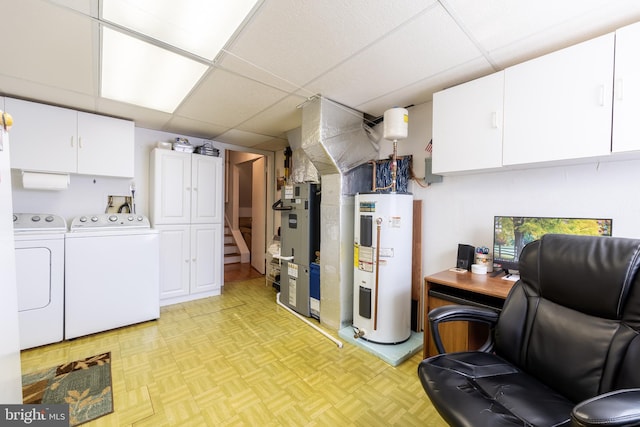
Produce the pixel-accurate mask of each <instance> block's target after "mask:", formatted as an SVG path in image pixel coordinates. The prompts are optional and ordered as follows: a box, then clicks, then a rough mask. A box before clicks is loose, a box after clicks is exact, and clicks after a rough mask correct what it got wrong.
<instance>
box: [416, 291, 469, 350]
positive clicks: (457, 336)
mask: <svg viewBox="0 0 640 427" xmlns="http://www.w3.org/2000/svg"><path fill="white" fill-rule="evenodd" d="M428 304H429V306H428V309H427V313H428V312H429V311H431V310H433V309H434V308H437V307H442V306H445V305H451V304H453V303H452V302H451V301H446V300H443V299H440V298H434V297H429V299H428ZM427 319H428V318H427ZM439 330H440V339H441V340H442V345H444V349H445V350H446V351H447V352H454V351H467V350H469V322H463V321H460V322H445V323H442V324H441V325H440V327H439ZM425 333H428V334H431V329H430V326H429V324H428V323H427V324H426V325H425ZM436 354H438V350H437V349H436V345H435V343H434V340H433V337H432V336H430V337H429V349H428V353H427V355H428V356H435V355H436Z"/></svg>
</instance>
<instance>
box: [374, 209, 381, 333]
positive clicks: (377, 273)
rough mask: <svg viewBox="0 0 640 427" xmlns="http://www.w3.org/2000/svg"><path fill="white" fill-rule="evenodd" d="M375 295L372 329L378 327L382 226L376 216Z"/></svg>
mask: <svg viewBox="0 0 640 427" xmlns="http://www.w3.org/2000/svg"><path fill="white" fill-rule="evenodd" d="M376 225H377V227H376V284H375V289H376V296H375V298H374V299H373V301H374V302H373V310H374V312H375V314H374V315H373V330H374V331H375V330H377V329H378V278H379V277H380V228H381V226H382V218H380V217H378V218H376Z"/></svg>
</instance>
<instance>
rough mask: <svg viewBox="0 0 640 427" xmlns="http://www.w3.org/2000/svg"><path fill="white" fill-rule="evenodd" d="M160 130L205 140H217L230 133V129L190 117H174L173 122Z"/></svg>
mask: <svg viewBox="0 0 640 427" xmlns="http://www.w3.org/2000/svg"><path fill="white" fill-rule="evenodd" d="M160 130H163V131H165V132H171V133H176V134H181V135H191V136H195V137H199V138H204V139H215V137H216V136H218V135H220V134H222V133H224V132H226V131H228V130H229V127H227V126H224V125H216V124H214V123H211V122H206V121H201V120H194V119H191V118H188V117H180V116H173V117H172V118H171V121H169V122H167V123H166V124H165V125H164V127H163V128H162V129H160Z"/></svg>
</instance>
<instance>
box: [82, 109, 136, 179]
mask: <svg viewBox="0 0 640 427" xmlns="http://www.w3.org/2000/svg"><path fill="white" fill-rule="evenodd" d="M134 134H135V128H134V124H133V122H132V121H130V120H121V119H114V118H112V117H106V116H99V115H97V114H89V113H83V112H80V111H79V112H78V173H81V174H87V175H108V176H122V177H133V174H134V173H133V168H134V155H135V153H134V142H133V141H134Z"/></svg>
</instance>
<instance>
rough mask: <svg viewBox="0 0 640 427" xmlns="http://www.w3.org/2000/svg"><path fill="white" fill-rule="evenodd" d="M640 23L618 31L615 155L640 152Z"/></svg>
mask: <svg viewBox="0 0 640 427" xmlns="http://www.w3.org/2000/svg"><path fill="white" fill-rule="evenodd" d="M638 46H640V23H639V24H633V25H629V26H627V27H624V28H621V29H619V30H617V31H616V66H615V79H614V95H613V135H612V147H611V151H613V152H623V151H635V150H640V120H638V112H640V56H639V55H638Z"/></svg>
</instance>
